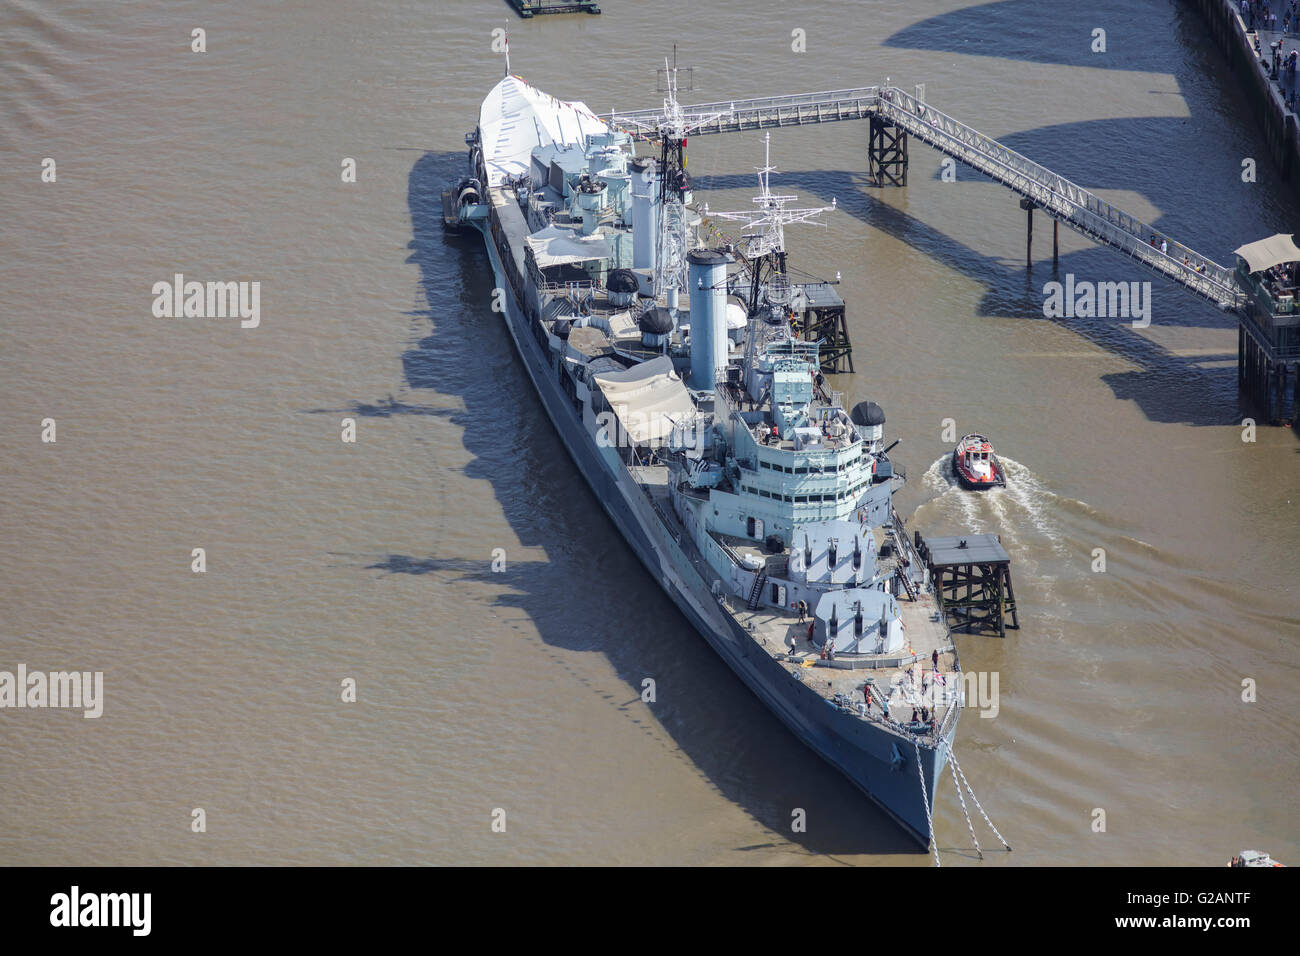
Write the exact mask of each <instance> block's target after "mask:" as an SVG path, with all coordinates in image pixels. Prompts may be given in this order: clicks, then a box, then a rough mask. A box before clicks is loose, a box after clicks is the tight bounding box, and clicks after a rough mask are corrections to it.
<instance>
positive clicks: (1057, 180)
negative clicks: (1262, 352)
mask: <svg viewBox="0 0 1300 956" xmlns="http://www.w3.org/2000/svg"><path fill="white" fill-rule="evenodd" d="M877 109H878V110H879V112H880V114H881V115H882V116H883V117H885V118H886V119H889V120H890V122H893V123H894V124H895V125H897V126H900V127H901V128H902V129H904V130H906V131H907V132H908V133H910V134H912V135H914V136H917V137H918V138H920V139H921V140H922V141H924V142H928V143H930V145H933V146H936V147H937V148H939V149H941V150H942V151H943V152H947V153H949V154H950V155H954V157H955V158H958V159H961V160H962V162H964V163H966V164H967V165H970V166H971V167H972V168H974V169H976V170H978V171H980V172H985V173H986V175H989V176H990V178H993V179H996V180H998V181H1000V182H1002V183H1003V185H1006V186H1008V187H1009V188H1011V189H1012V190H1014V191H1015V192H1019V193H1021V194H1022V195H1024V196H1026V197H1027V198H1028V199H1030V200H1032V201H1034V202H1035V203H1037V204H1038V205H1040V206H1041V207H1042V208H1043V209H1045V210H1047V211H1048V212H1055V213H1058V214H1061V215H1064V216H1066V217H1068V218H1071V219H1073V218H1074V217H1076V216H1077V217H1079V219H1080V220H1081V221H1080V222H1079V223H1078V224H1077V225H1080V226H1084V227H1085V228H1086V227H1088V226H1091V227H1093V228H1091V229H1088V231H1089V232H1091V233H1092V234H1093V235H1094V236H1096V237H1097V238H1099V239H1102V241H1105V242H1107V243H1108V244H1110V245H1114V246H1117V247H1119V248H1121V249H1126V251H1129V252H1130V253H1131V254H1134V255H1135V256H1136V254H1137V253H1138V252H1139V251H1140V252H1141V256H1140V258H1142V259H1143V260H1144V261H1145V262H1146V263H1147V264H1148V265H1151V266H1152V267H1154V268H1156V269H1157V270H1158V271H1160V272H1162V273H1164V274H1165V275H1167V276H1169V277H1170V278H1172V279H1174V280H1176V281H1179V282H1181V283H1182V284H1183V285H1186V286H1188V287H1189V288H1192V289H1193V290H1194V291H1196V292H1199V293H1200V294H1202V295H1205V296H1206V297H1207V298H1211V299H1214V300H1215V301H1218V302H1220V303H1225V304H1230V305H1234V306H1235V305H1238V304H1239V302H1240V300H1241V298H1242V296H1241V293H1240V292H1238V291H1237V290H1236V289H1235V288H1234V287H1233V285H1232V280H1231V277H1232V272H1231V270H1229V269H1227V268H1225V267H1224V266H1222V265H1220V264H1218V263H1217V262H1215V261H1214V260H1212V259H1210V258H1208V257H1206V256H1203V255H1201V254H1200V253H1198V252H1196V251H1195V250H1193V249H1191V248H1190V247H1188V246H1185V245H1183V244H1182V243H1179V242H1176V241H1173V242H1170V241H1169V240H1168V238H1167V237H1166V238H1165V240H1164V241H1166V242H1169V245H1170V249H1171V252H1162V251H1161V250H1159V249H1157V248H1155V247H1153V246H1150V245H1149V244H1148V243H1147V241H1146V240H1145V239H1143V238H1142V236H1145V235H1148V234H1150V235H1162V233H1161V231H1160V230H1158V229H1156V228H1155V227H1153V226H1151V225H1150V224H1149V223H1146V222H1143V221H1142V220H1140V219H1138V218H1137V217H1135V216H1132V215H1130V214H1128V213H1126V212H1124V211H1123V210H1122V209H1119V208H1118V207H1116V206H1114V205H1113V204H1111V203H1108V202H1106V201H1105V200H1103V199H1101V198H1100V197H1099V196H1097V195H1096V194H1094V193H1091V192H1089V191H1088V190H1086V189H1084V188H1083V187H1081V186H1079V185H1077V184H1076V183H1074V182H1071V181H1070V180H1068V179H1066V178H1065V177H1064V176H1061V175H1059V174H1057V173H1054V172H1052V171H1051V170H1050V169H1047V168H1046V167H1045V166H1042V165H1040V164H1039V163H1036V162H1034V161H1033V160H1031V159H1029V158H1028V157H1026V156H1024V155H1022V154H1021V153H1018V152H1016V151H1015V150H1013V149H1010V148H1009V147H1007V146H1004V145H1003V144H1001V143H999V142H998V141H997V140H995V139H992V138H991V137H989V136H986V135H985V134H983V133H981V132H979V131H978V130H976V129H974V128H973V127H970V126H967V125H966V124H965V123H962V122H960V121H959V120H956V119H954V118H953V117H951V116H949V115H948V114H947V113H944V112H943V111H941V110H938V109H935V108H934V107H933V106H930V105H929V104H927V103H923V102H921V101H920V100H917V98H916V97H915V96H913V95H912V94H910V93H908V92H907V91H906V90H901V89H898V88H897V87H889V88H887V89H886V90H884V91H882V95H881V98H880V100H879V102H878V104H877ZM941 136H942V137H947V139H948V140H950V141H953V142H955V143H957V144H958V148H954V147H951V146H949V147H948V148H945V145H946V144H944V145H941V144H940V143H939V142H937V140H939V139H940V137H941ZM977 159H983V160H985V161H986V162H987V163H989V164H993V165H995V166H996V167H1000V168H1001V169H1002V170H1004V171H1005V172H1006V173H1007V174H1009V175H1002V176H999V175H997V174H996V171H990V170H988V169H987V168H986V167H985V166H982V165H981V163H979V162H977V161H974V160H977ZM1112 216H1113V217H1114V218H1113V219H1112V218H1111V217H1112ZM1124 220H1127V223H1128V225H1127V227H1126V226H1124V225H1122V224H1121V223H1122V222H1123V221H1124ZM1179 253H1181V254H1182V255H1184V256H1186V257H1187V259H1188V261H1189V262H1191V263H1192V265H1191V266H1188V265H1186V264H1184V263H1183V262H1181V261H1180V260H1179V259H1178V254H1179ZM1202 263H1203V264H1204V265H1205V267H1206V271H1205V272H1203V273H1202V272H1197V271H1196V268H1195V267H1196V265H1199V264H1202Z"/></svg>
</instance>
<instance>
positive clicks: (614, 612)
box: [368, 153, 945, 860]
mask: <svg viewBox="0 0 1300 956" xmlns="http://www.w3.org/2000/svg"><path fill="white" fill-rule="evenodd" d="M463 163H464V157H463V154H460V153H452V154H447V153H427V154H425V155H424V156H422V157H421V158H420V159H419V160H417V162H416V163H415V165H414V168H413V169H412V170H411V173H410V178H409V205H410V214H411V221H412V228H413V233H414V236H413V240H412V242H411V244H410V250H411V255H410V258H409V259H408V261H409V262H411V263H413V264H415V265H417V266H418V267H419V269H420V276H421V286H422V289H423V296H424V298H425V299H426V300H427V306H428V320H429V324H430V327H429V332H428V335H427V336H425V337H424V338H422V339H421V340H420V341H418V342H417V343H416V344H415V345H414V346H413V347H412V348H410V349H409V350H408V351H407V352H406V353H405V354H404V355H403V357H402V364H403V372H404V375H405V379H406V384H407V385H408V386H409V387H410V389H412V390H413V391H416V392H417V393H418V392H420V391H425V390H429V391H432V392H437V393H438V394H440V395H443V396H453V397H455V398H457V399H459V401H460V402H461V403H463V407H464V410H463V411H460V410H456V411H452V412H451V413H450V414H449V418H450V421H451V423H452V424H454V425H455V426H456V427H457V428H459V429H460V430H461V438H462V441H463V443H464V447H465V449H466V450H467V451H468V452H469V453H470V455H471V456H472V457H471V460H470V461H469V463H468V464H467V465H466V466H465V469H464V474H465V475H466V477H468V478H470V479H472V480H475V481H481V482H483V485H484V492H485V493H487V491H488V490H489V489H490V490H491V492H492V494H493V495H494V496H495V497H496V499H497V502H498V503H499V504H500V507H501V510H502V512H503V513H504V515H505V517H506V520H508V521H509V523H510V526H511V529H512V531H513V532H514V534H515V535H516V536H517V537H518V539H519V542H520V544H521V545H522V546H523V547H524V548H526V549H529V551H530V552H531V553H536V551H537V550H541V551H543V552H544V553H545V560H534V561H520V562H517V563H515V562H511V564H510V565H509V568H508V572H507V573H505V574H491V572H490V569H489V567H488V565H487V562H486V561H483V560H469V559H467V556H466V555H461V554H434V555H401V554H388V555H385V556H383V557H381V558H380V559H379V560H373V561H370V562H369V568H368V570H370V571H371V572H374V571H379V572H384V573H401V574H414V575H429V577H430V582H431V586H438V587H446V586H451V587H455V586H456V582H457V581H468V580H471V579H475V580H481V581H483V582H491V583H494V584H498V585H499V587H500V588H501V593H500V594H499V596H498V597H497V598H496V599H495V605H496V606H498V607H506V608H517V609H518V610H519V611H522V612H523V613H524V614H526V615H527V617H528V618H529V620H530V621H531V623H532V625H533V627H535V629H536V632H537V634H538V635H540V639H541V641H542V642H544V644H545V648H544V651H545V652H546V653H547V654H548V656H549V657H550V658H551V660H552V661H553V662H554V663H555V664H556V665H557V666H558V667H559V668H561V669H564V670H568V671H569V676H570V677H572V678H573V679H574V681H573V684H572V685H571V686H573V687H577V688H578V689H577V691H576V692H577V693H590V694H593V695H598V696H600V697H603V698H606V699H607V701H608V703H609V706H610V708H611V719H623V720H628V721H631V722H633V723H635V724H642V725H643V726H642V727H641V729H642V730H643V731H644V732H645V733H646V734H647V743H648V745H653V746H660V747H662V746H664V743H665V740H664V734H666V735H667V737H668V738H670V739H671V742H672V745H674V752H673V755H674V756H675V757H677V758H678V759H682V760H684V761H686V762H687V763H688V764H689V767H690V770H691V772H693V773H696V774H698V775H700V776H701V777H702V778H703V779H704V780H706V781H707V782H708V784H710V785H711V786H712V787H713V788H714V789H715V790H716V791H717V792H718V793H719V794H721V795H722V796H723V797H724V798H725V799H727V800H728V801H731V802H732V803H734V804H735V805H737V806H738V807H740V808H741V809H742V810H744V811H745V812H746V813H747V814H749V815H750V816H751V817H752V818H753V819H754V820H756V821H758V822H759V823H760V824H762V825H763V826H764V827H766V828H768V829H769V830H770V831H772V836H773V841H772V842H771V843H762V844H759V845H757V846H753V845H751V846H745V847H742V846H738V847H736V848H735V850H736V851H737V852H741V851H747V852H750V851H755V850H762V849H765V848H769V847H772V848H784V849H785V850H786V851H790V850H794V851H796V852H797V851H798V850H800V849H802V850H803V851H806V852H809V853H816V854H827V855H838V854H844V855H851V854H865V853H871V854H881V853H916V854H918V855H919V854H921V853H922V852H923V851H921V850H920V848H919V847H917V845H916V844H915V843H914V842H913V841H912V840H910V839H909V838H908V837H906V836H905V835H904V834H903V833H902V831H901V830H900V829H899V828H898V827H897V826H896V825H895V824H894V823H893V822H892V821H891V820H890V819H889V818H888V817H887V816H886V815H885V814H884V813H883V811H881V810H879V809H878V808H877V807H875V805H874V804H872V803H871V802H870V801H868V800H867V799H866V798H865V797H864V796H862V794H861V793H860V792H859V791H858V790H857V789H856V788H854V787H853V786H852V785H851V784H850V783H849V782H848V781H847V780H845V779H844V778H843V777H842V776H841V775H840V774H839V773H838V772H837V771H835V770H834V769H832V768H831V767H830V766H829V765H827V764H826V763H824V762H823V761H822V760H821V759H820V758H818V757H817V756H816V755H814V754H813V753H812V752H811V751H810V750H808V749H807V748H806V747H804V746H803V745H802V744H801V743H800V742H799V741H798V740H797V739H796V738H795V737H794V736H793V734H791V733H790V732H789V731H787V730H786V728H785V727H784V725H782V724H781V723H780V721H779V720H778V719H777V718H776V717H775V716H773V715H772V714H771V713H769V712H768V711H767V709H766V708H765V707H764V706H763V705H762V704H761V703H760V702H759V700H758V699H757V698H756V697H754V696H753V695H752V694H751V693H750V692H749V691H748V690H747V689H746V688H745V686H744V685H743V684H742V683H741V681H740V680H739V678H737V677H736V676H735V675H734V674H733V673H732V672H731V671H730V669H728V668H727V666H726V665H725V664H724V663H723V662H722V660H721V659H719V658H718V657H717V655H716V654H715V653H714V652H713V650H712V649H711V648H710V647H709V646H708V645H707V644H706V643H705V641H704V639H703V638H702V637H701V636H700V635H699V634H698V633H697V632H696V631H695V629H694V627H693V626H692V625H691V623H690V622H689V621H687V620H686V618H685V617H683V616H682V615H681V614H680V612H679V611H678V610H677V608H676V606H675V605H674V604H673V603H672V601H671V600H670V599H669V598H668V596H667V595H666V594H665V593H664V592H663V591H662V589H661V588H660V587H659V586H658V584H657V583H656V582H655V581H654V580H653V579H652V578H651V577H650V576H649V574H648V573H647V572H646V570H645V568H644V567H643V566H642V564H641V563H640V561H639V560H638V559H637V558H636V556H635V555H634V554H633V552H632V551H631V549H630V548H629V547H628V546H627V545H626V544H625V543H624V541H623V539H622V536H621V535H620V534H619V532H618V530H617V529H616V528H615V527H614V525H613V524H612V523H611V522H610V521H609V519H608V517H607V516H606V515H605V513H604V512H603V511H602V510H601V507H600V505H599V503H598V502H597V500H596V498H595V497H594V495H593V494H592V493H591V491H590V489H589V488H588V487H587V485H586V482H585V480H584V479H583V477H582V475H581V474H580V473H579V472H578V470H577V468H576V466H575V465H574V464H573V461H572V459H570V457H569V455H568V452H567V451H566V450H565V448H564V446H563V444H562V443H561V442H560V440H559V438H558V436H557V435H556V434H555V432H554V430H553V428H552V426H551V423H550V420H549V419H548V418H547V417H546V413H545V412H544V411H543V410H542V408H541V407H540V405H539V403H538V399H537V398H536V395H535V392H534V390H533V386H532V383H531V382H530V381H529V380H528V377H527V373H526V372H525V371H524V368H523V366H522V365H521V364H520V361H519V359H518V356H517V355H516V353H515V348H514V344H513V342H512V341H511V339H510V336H509V333H508V332H507V331H506V329H505V327H504V324H503V322H502V320H501V317H500V316H499V315H498V314H497V313H494V312H493V311H492V310H491V308H490V302H491V293H492V288H493V286H494V284H495V283H494V280H493V276H492V272H491V267H490V264H489V263H488V259H487V255H486V252H485V250H484V249H483V243H482V240H481V239H480V238H479V237H478V236H477V235H476V234H470V235H468V236H465V237H458V236H448V235H446V234H445V233H444V231H443V229H442V224H441V217H442V207H441V199H440V191H441V188H442V185H443V184H444V183H445V182H446V181H447V180H448V179H451V178H453V177H454V176H455V175H456V174H457V173H458V172H459V171H460V170H461V168H462V167H463ZM399 404H403V405H404V404H405V403H399ZM412 404H413V405H414V406H415V407H417V408H418V401H416V402H413V403H412ZM505 616H506V617H509V616H510V615H505ZM494 636H495V637H496V638H498V639H503V640H514V639H518V640H521V641H523V640H532V639H534V638H533V637H532V635H530V634H525V633H523V631H522V630H518V631H508V632H507V633H506V634H504V635H494ZM574 651H579V652H599V653H603V654H604V655H605V656H606V657H607V659H608V661H609V663H610V666H611V668H612V670H613V671H614V672H615V673H616V674H617V676H618V679H619V681H620V682H622V683H624V684H625V685H626V686H621V687H619V688H617V689H616V690H612V689H610V688H600V687H596V686H592V685H591V681H590V679H589V678H587V677H584V676H583V675H582V674H579V673H578V672H577V670H575V669H574V668H571V667H570V666H569V664H568V661H569V660H570V659H571V654H569V653H566V652H574ZM647 676H652V677H654V678H655V680H656V684H657V702H656V703H654V704H652V705H650V706H649V707H648V708H647V706H646V705H644V704H642V703H641V702H640V696H641V692H642V683H641V682H642V679H643V678H644V677H647ZM521 679H523V678H522V677H521ZM556 700H557V704H556V707H557V708H563V706H564V704H563V701H564V697H563V695H557V697H556ZM648 722H649V723H655V724H657V728H655V727H651V726H644V725H645V724H646V723H648ZM651 741H654V743H653V744H651ZM648 784H649V781H647V785H648ZM944 798H945V794H944V793H943V792H942V791H941V793H940V799H944ZM796 807H801V808H803V809H805V810H806V811H807V818H808V820H809V821H810V823H809V826H808V832H805V833H792V832H791V812H792V810H793V809H794V808H796ZM651 812H652V811H651ZM665 822H667V821H665ZM748 858H749V857H748V856H746V857H745V859H748ZM737 859H738V860H739V859H740V858H739V857H738V858H737Z"/></svg>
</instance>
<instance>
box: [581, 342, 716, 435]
mask: <svg viewBox="0 0 1300 956" xmlns="http://www.w3.org/2000/svg"><path fill="white" fill-rule="evenodd" d="M592 378H593V379H594V380H595V382H596V384H597V385H598V386H599V387H600V390H601V392H602V393H603V394H604V396H605V399H606V400H607V401H608V402H609V405H610V407H611V408H612V409H613V410H614V414H615V415H616V416H618V421H619V424H620V425H621V426H622V427H623V430H624V431H625V432H626V433H627V434H628V436H629V437H630V438H631V440H632V441H633V443H634V444H637V445H644V444H647V443H650V442H655V441H664V440H666V439H667V438H668V437H669V436H670V435H671V434H672V431H673V426H674V425H676V424H677V423H678V422H683V421H687V420H689V419H691V418H693V417H694V416H695V403H694V402H692V401H691V395H690V392H688V391H687V390H686V386H685V385H683V384H682V380H681V379H680V378H679V377H678V376H677V373H676V372H674V371H673V361H672V359H670V358H669V357H668V356H666V355H661V356H659V357H658V358H656V359H651V360H650V361H649V362H643V363H642V364H640V365H635V366H633V367H632V368H630V369H628V370H627V371H624V372H606V373H604V374H597V375H593V376H592Z"/></svg>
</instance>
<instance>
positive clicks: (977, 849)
mask: <svg viewBox="0 0 1300 956" xmlns="http://www.w3.org/2000/svg"><path fill="white" fill-rule="evenodd" d="M948 769H949V770H951V771H952V785H953V786H954V787H956V788H957V799H958V800H960V801H961V815H962V816H964V817H965V818H966V829H967V830H969V831H970V841H971V843H974V844H975V852H976V853H978V854H979V855H980V859H981V860H982V859H984V851H983V850H981V849H980V841H979V840H978V839H976V837H975V824H973V823H971V822H970V814H969V813H967V812H966V798H965V797H963V796H962V795H961V781H959V780H958V779H957V765H956V764H954V763H953V762H952V752H951V751H949V759H948Z"/></svg>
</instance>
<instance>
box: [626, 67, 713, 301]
mask: <svg viewBox="0 0 1300 956" xmlns="http://www.w3.org/2000/svg"><path fill="white" fill-rule="evenodd" d="M664 71H665V73H666V75H667V79H668V82H667V96H665V97H664V106H663V110H662V112H660V113H658V114H657V115H653V116H645V115H639V116H634V117H633V116H623V117H621V116H619V115H618V114H617V113H614V114H611V116H610V122H611V124H612V125H617V126H621V127H623V128H629V127H631V128H634V129H635V130H636V131H639V132H641V133H642V134H645V135H647V136H649V137H651V138H653V139H656V140H658V141H659V145H660V156H659V232H658V235H657V236H656V238H655V276H654V290H655V295H656V296H663V297H664V298H665V301H666V302H667V304H668V307H669V308H676V297H677V294H678V293H682V292H686V253H687V252H688V251H689V250H688V248H687V246H688V239H687V215H686V202H685V199H686V193H687V192H688V191H689V189H690V178H689V177H688V176H687V175H686V137H687V136H688V135H689V134H690V133H693V132H694V131H695V130H697V129H700V128H701V127H703V126H707V125H709V124H711V123H716V122H717V121H718V120H720V119H722V118H724V117H729V116H730V115H731V110H729V109H728V110H720V111H718V112H709V113H704V112H698V113H692V112H687V111H686V110H685V109H683V108H682V105H681V103H679V102H678V100H677V67H676V66H675V65H674V66H669V65H668V60H667V58H666V57H665V59H664ZM629 131H631V130H629Z"/></svg>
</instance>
